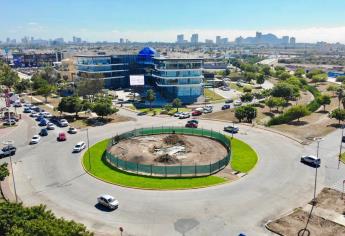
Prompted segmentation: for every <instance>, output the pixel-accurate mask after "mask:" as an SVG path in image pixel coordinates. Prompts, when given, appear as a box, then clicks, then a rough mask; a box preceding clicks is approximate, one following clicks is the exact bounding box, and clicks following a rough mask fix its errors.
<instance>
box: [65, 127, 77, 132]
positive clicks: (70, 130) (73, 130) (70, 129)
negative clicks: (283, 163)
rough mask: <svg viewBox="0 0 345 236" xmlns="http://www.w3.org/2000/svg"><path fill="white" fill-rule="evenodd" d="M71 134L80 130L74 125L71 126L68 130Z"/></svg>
mask: <svg viewBox="0 0 345 236" xmlns="http://www.w3.org/2000/svg"><path fill="white" fill-rule="evenodd" d="M67 132H68V133H69V134H76V133H77V132H78V131H77V129H76V128H74V127H69V129H68V131H67Z"/></svg>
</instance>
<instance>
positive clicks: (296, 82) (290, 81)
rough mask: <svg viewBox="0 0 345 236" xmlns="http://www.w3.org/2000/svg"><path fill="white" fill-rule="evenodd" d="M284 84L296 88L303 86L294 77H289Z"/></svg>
mask: <svg viewBox="0 0 345 236" xmlns="http://www.w3.org/2000/svg"><path fill="white" fill-rule="evenodd" d="M285 82H286V83H288V84H292V85H293V86H295V87H297V88H302V86H303V84H302V82H301V80H300V79H299V78H297V77H294V76H291V77H290V78H288V79H287V80H286V81H285Z"/></svg>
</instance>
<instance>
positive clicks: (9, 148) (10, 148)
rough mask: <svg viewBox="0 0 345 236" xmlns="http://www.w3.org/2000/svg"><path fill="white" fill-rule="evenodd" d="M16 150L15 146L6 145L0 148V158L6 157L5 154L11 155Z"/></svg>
mask: <svg viewBox="0 0 345 236" xmlns="http://www.w3.org/2000/svg"><path fill="white" fill-rule="evenodd" d="M16 150H17V148H16V147H14V146H12V145H8V146H6V147H4V148H2V149H1V150H0V158H2V157H6V156H13V155H14V154H16Z"/></svg>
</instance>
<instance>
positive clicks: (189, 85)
mask: <svg viewBox="0 0 345 236" xmlns="http://www.w3.org/2000/svg"><path fill="white" fill-rule="evenodd" d="M202 63H203V60H202V59H180V58H178V59H174V58H154V70H153V73H152V77H153V78H154V80H155V86H156V88H157V89H158V91H159V92H160V93H161V95H162V96H163V97H165V98H167V99H168V100H173V99H175V98H179V99H180V100H181V101H182V102H183V103H193V102H196V101H197V99H198V97H200V96H201V95H202V94H203V78H204V77H203V75H202Z"/></svg>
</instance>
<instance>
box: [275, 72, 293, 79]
mask: <svg viewBox="0 0 345 236" xmlns="http://www.w3.org/2000/svg"><path fill="white" fill-rule="evenodd" d="M290 77H291V75H290V73H289V72H283V73H281V74H280V75H279V76H278V78H279V79H280V80H287V79H288V78H290Z"/></svg>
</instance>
